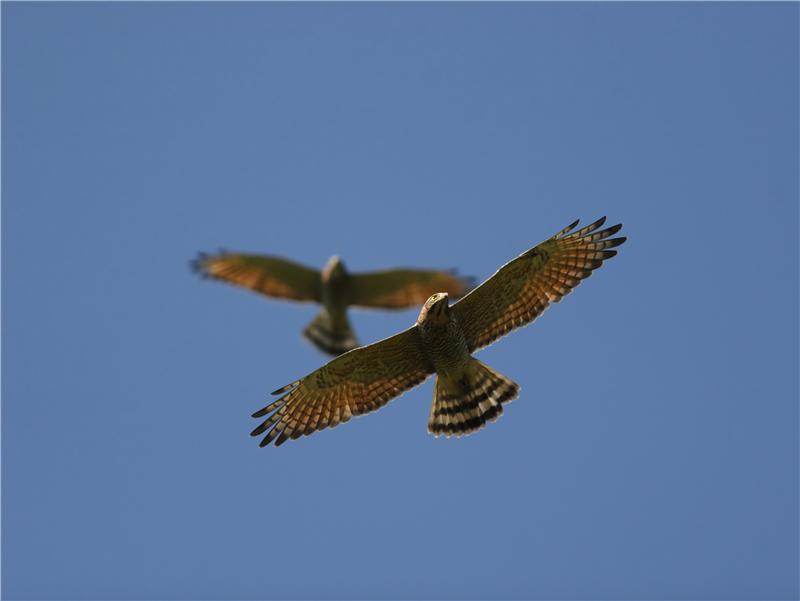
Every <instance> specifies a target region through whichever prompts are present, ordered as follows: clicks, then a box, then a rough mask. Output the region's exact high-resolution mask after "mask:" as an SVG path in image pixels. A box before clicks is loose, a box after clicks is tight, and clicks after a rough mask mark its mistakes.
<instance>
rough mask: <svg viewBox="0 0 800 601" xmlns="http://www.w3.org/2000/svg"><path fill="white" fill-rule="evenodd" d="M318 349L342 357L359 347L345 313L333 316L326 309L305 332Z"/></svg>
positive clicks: (323, 309)
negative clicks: (343, 354)
mask: <svg viewBox="0 0 800 601" xmlns="http://www.w3.org/2000/svg"><path fill="white" fill-rule="evenodd" d="M303 335H304V336H305V337H306V338H308V339H309V340H310V341H311V342H312V343H314V346H316V347H317V348H318V349H320V350H322V351H324V352H326V353H329V354H331V355H341V354H342V353H346V352H347V351H350V350H353V349H354V348H356V347H357V346H358V340H357V339H356V335H355V334H354V333H353V329H352V328H351V327H350V320H348V319H347V313H345V312H344V311H342V312H341V314H340V315H334V316H332V315H331V314H330V313H328V310H327V309H325V308H324V307H323V308H322V311H320V313H319V315H317V316H316V317H315V318H314V320H313V321H312V322H311V323H310V324H308V325H307V326H306V329H305V330H303Z"/></svg>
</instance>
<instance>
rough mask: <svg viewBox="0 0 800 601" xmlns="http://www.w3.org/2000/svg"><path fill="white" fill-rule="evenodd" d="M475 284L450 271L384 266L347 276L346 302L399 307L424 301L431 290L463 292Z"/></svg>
mask: <svg viewBox="0 0 800 601" xmlns="http://www.w3.org/2000/svg"><path fill="white" fill-rule="evenodd" d="M474 285H475V283H474V281H473V280H472V278H465V277H460V276H458V275H456V274H455V273H454V272H451V271H430V270H423V269H388V270H386V271H374V272H370V273H361V274H354V275H351V276H350V299H349V300H350V303H349V304H351V305H356V306H360V307H376V308H382V309H403V308H406V307H413V306H416V305H421V304H422V303H424V302H425V301H426V300H427V299H428V297H429V296H430V295H431V294H435V293H436V292H447V293H448V294H449V295H450V296H451V297H453V298H460V297H462V296H464V294H466V293H467V292H468V291H469V290H471V289H472V287H473V286H474Z"/></svg>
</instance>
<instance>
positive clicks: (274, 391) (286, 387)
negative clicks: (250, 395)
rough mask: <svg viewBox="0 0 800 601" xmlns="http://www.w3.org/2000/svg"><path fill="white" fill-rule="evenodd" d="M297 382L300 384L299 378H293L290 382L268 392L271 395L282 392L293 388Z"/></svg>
mask: <svg viewBox="0 0 800 601" xmlns="http://www.w3.org/2000/svg"><path fill="white" fill-rule="evenodd" d="M298 384H300V380H295V381H294V382H292V383H291V384H287V385H286V386H282V387H281V388H278V390H273V391H272V392H271V393H270V394H271V395H277V394H283V393H284V392H288V391H289V390H291V389H292V388H295V387H296V386H297V385H298Z"/></svg>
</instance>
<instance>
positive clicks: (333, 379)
mask: <svg viewBox="0 0 800 601" xmlns="http://www.w3.org/2000/svg"><path fill="white" fill-rule="evenodd" d="M433 371H434V368H433V365H431V364H430V362H429V361H428V359H427V357H426V355H425V352H424V351H423V348H422V338H421V336H420V333H419V330H418V329H417V326H413V327H411V328H409V329H408V330H405V331H404V332H401V333H399V334H395V335H394V336H391V337H389V338H386V339H384V340H381V341H380V342H376V343H375V344H370V345H368V346H362V347H361V348H357V349H354V350H352V351H350V352H348V353H345V354H344V355H341V356H339V357H337V358H336V359H334V360H333V361H331V362H330V363H328V364H327V365H325V366H323V367H321V368H319V369H318V370H316V371H314V372H311V373H310V374H309V375H307V376H306V377H305V378H302V379H301V380H297V381H296V382H292V383H291V384H289V385H287V386H284V387H283V388H280V389H278V390H276V391H275V392H274V393H273V394H283V395H284V396H282V397H281V398H280V399H278V400H277V401H275V402H274V403H271V404H269V405H267V406H266V407H264V408H263V409H261V410H260V411H256V412H255V413H254V414H253V417H264V416H265V415H269V414H271V415H270V416H269V417H268V418H267V419H266V421H264V422H263V423H262V424H261V425H260V426H258V427H257V428H256V429H255V430H253V431H252V432H251V433H250V435H251V436H259V435H260V434H263V433H264V432H267V431H268V430H269V432H267V435H266V436H265V437H264V439H263V440H262V441H261V443H260V446H262V447H263V446H266V445H268V444H269V443H271V442H272V441H273V440H275V446H278V445H280V444H283V443H284V442H285V441H286V440H288V439H290V438H292V439H294V438H299V437H300V436H302V435H308V434H311V433H312V432H316V431H317V430H322V429H324V428H329V427H333V426H336V425H338V424H341V423H344V422H346V421H348V420H349V419H350V418H351V417H352V416H354V415H361V414H363V413H368V412H370V411H374V410H375V409H378V408H380V407H382V406H383V405H385V404H386V403H388V402H389V401H390V400H391V399H393V398H394V397H396V396H399V395H400V394H402V393H403V392H404V391H406V390H408V389H409V388H413V387H414V386H416V385H417V384H419V383H421V382H423V381H424V380H425V379H426V378H427V377H428V376H430V375H431V374H432V373H433ZM276 439H277V440H276Z"/></svg>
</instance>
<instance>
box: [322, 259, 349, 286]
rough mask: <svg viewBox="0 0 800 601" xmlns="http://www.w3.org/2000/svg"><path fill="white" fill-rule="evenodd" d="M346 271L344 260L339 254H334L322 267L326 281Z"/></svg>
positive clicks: (334, 278) (337, 277)
mask: <svg viewBox="0 0 800 601" xmlns="http://www.w3.org/2000/svg"><path fill="white" fill-rule="evenodd" d="M345 273H346V271H345V268H344V261H342V260H341V259H340V258H339V255H333V256H332V257H331V258H330V259H328V262H327V263H326V264H325V267H323V269H322V278H323V279H324V280H325V281H330V280H332V279H333V280H336V279H339V278H341V277H342V276H343V275H344V274H345Z"/></svg>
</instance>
